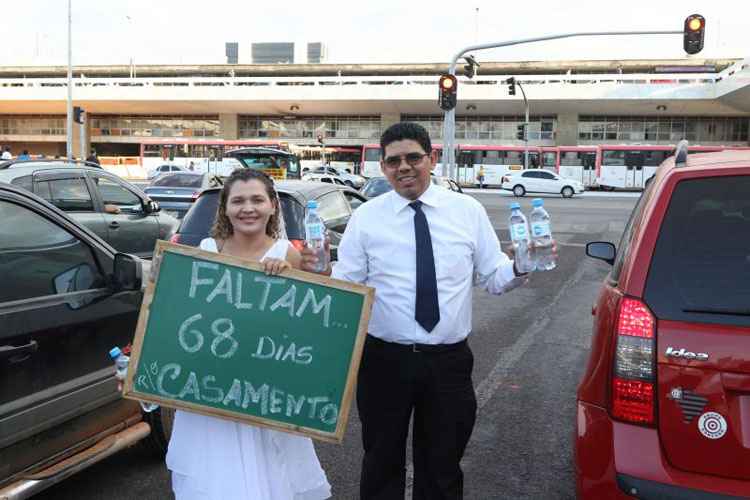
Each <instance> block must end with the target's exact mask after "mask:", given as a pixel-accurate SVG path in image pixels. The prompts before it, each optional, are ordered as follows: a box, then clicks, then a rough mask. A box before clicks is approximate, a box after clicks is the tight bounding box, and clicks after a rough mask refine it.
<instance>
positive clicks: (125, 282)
mask: <svg viewBox="0 0 750 500" xmlns="http://www.w3.org/2000/svg"><path fill="white" fill-rule="evenodd" d="M142 282H143V269H142V267H141V259H139V258H138V257H136V256H134V255H130V254H126V253H118V254H115V264H114V270H113V285H114V288H115V290H117V291H122V290H140V289H141V284H142Z"/></svg>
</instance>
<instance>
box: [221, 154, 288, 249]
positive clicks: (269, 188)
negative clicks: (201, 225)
mask: <svg viewBox="0 0 750 500" xmlns="http://www.w3.org/2000/svg"><path fill="white" fill-rule="evenodd" d="M252 180H257V181H260V182H262V183H263V185H264V186H265V188H266V193H267V194H268V198H269V199H270V200H271V204H273V206H274V208H275V210H274V213H273V214H271V218H270V219H268V224H266V234H267V235H268V236H270V237H271V238H274V239H276V238H278V237H279V214H280V212H281V210H280V205H279V198H278V196H277V194H276V189H275V188H274V187H273V180H272V179H271V178H270V177H268V175H266V174H265V173H264V172H262V171H260V170H255V169H252V168H238V169H236V170H235V171H234V172H232V174H231V175H230V176H229V177H227V178H226V180H225V181H224V187H223V188H222V189H221V195H220V196H219V208H218V210H217V211H216V220H215V221H214V225H213V227H212V228H211V237H212V238H214V239H219V240H226V239H227V238H229V237H230V236H232V234H234V228H233V227H232V223H231V222H230V221H229V217H227V202H228V201H229V192H230V191H231V190H232V186H233V185H234V183H235V182H237V181H246V182H247V181H252Z"/></svg>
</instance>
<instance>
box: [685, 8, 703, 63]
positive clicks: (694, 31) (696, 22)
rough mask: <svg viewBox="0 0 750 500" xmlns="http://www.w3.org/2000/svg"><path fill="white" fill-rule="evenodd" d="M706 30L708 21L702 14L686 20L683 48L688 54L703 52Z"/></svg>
mask: <svg viewBox="0 0 750 500" xmlns="http://www.w3.org/2000/svg"><path fill="white" fill-rule="evenodd" d="M705 30H706V19H705V18H704V17H703V16H701V15H700V14H693V15H691V16H688V17H687V18H685V28H684V30H683V48H684V49H685V52H687V53H688V54H697V53H698V52H700V51H701V50H703V37H704V35H705Z"/></svg>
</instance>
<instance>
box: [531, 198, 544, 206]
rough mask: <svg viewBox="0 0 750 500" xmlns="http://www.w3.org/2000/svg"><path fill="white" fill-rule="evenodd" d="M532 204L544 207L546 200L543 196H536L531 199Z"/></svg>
mask: <svg viewBox="0 0 750 500" xmlns="http://www.w3.org/2000/svg"><path fill="white" fill-rule="evenodd" d="M531 206H532V207H543V206H544V200H543V199H541V198H534V199H533V200H531Z"/></svg>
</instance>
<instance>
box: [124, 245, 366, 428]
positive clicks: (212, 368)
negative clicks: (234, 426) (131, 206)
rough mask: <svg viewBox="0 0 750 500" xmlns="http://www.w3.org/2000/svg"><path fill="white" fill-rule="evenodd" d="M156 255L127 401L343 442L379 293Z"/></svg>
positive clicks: (194, 256)
mask: <svg viewBox="0 0 750 500" xmlns="http://www.w3.org/2000/svg"><path fill="white" fill-rule="evenodd" d="M155 256H161V265H160V266H159V271H158V276H157V279H156V282H155V283H150V284H149V285H148V286H147V287H146V292H145V293H144V299H143V305H142V307H141V312H140V317H139V319H138V327H137V330H136V336H135V339H134V343H133V351H132V356H131V362H130V370H129V371H128V376H127V378H126V380H125V385H124V390H123V393H124V395H125V397H127V398H131V399H139V400H143V401H151V402H154V403H158V404H160V405H163V406H167V407H172V408H181V409H185V410H189V411H193V412H196V413H202V414H206V415H212V416H219V417H224V418H229V419H233V420H237V421H243V422H248V423H252V424H255V425H261V426H266V427H271V428H274V429H278V430H283V431H287V432H292V433H298V434H303V435H306V436H310V437H313V438H316V439H320V440H323V441H331V442H341V440H342V439H343V435H344V430H345V427H346V421H347V418H348V414H349V406H350V405H351V399H352V392H353V386H354V380H355V378H356V374H357V370H358V368H359V360H360V357H361V354H362V347H363V344H364V338H365V335H366V332H367V322H368V320H369V317H370V310H371V308H372V300H373V296H374V289H372V288H368V287H365V286H361V285H357V284H353V283H348V282H345V281H339V280H334V279H330V278H327V277H323V276H319V275H315V274H310V273H306V272H301V271H296V270H292V271H285V272H284V273H283V274H282V275H278V276H268V275H266V274H265V273H264V272H263V270H262V267H261V265H259V264H257V263H255V262H251V261H248V260H245V259H241V258H237V257H232V256H229V255H223V254H218V253H214V252H206V251H203V250H200V249H198V248H193V247H186V246H183V245H176V244H173V243H167V242H164V241H160V242H158V243H157V246H156V250H155ZM144 279H145V278H144Z"/></svg>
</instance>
